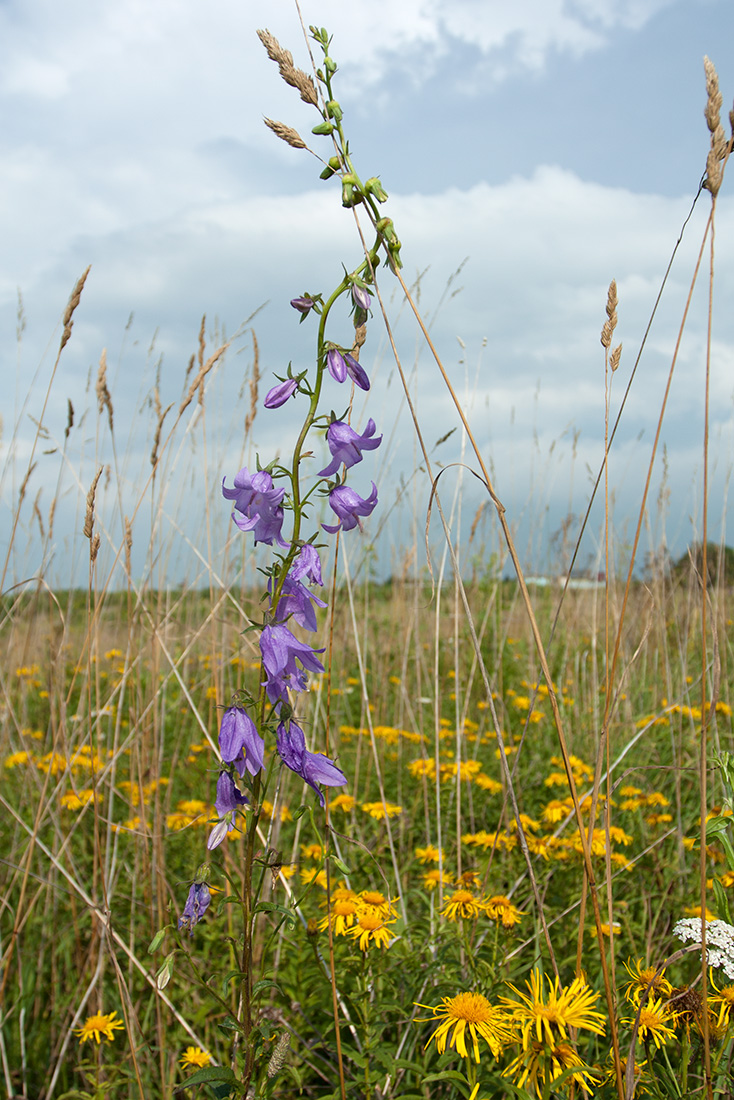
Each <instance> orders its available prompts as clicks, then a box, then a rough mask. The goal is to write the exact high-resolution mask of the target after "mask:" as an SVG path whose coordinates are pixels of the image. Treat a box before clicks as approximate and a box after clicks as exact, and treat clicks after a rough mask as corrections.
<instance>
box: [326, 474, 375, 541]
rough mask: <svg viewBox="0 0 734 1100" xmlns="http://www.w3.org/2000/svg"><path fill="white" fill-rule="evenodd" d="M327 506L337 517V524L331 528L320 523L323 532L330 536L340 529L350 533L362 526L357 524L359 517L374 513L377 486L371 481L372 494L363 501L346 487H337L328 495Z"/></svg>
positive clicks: (352, 490)
mask: <svg viewBox="0 0 734 1100" xmlns="http://www.w3.org/2000/svg"><path fill="white" fill-rule="evenodd" d="M329 504H330V505H331V507H332V509H333V510H334V512H336V514H337V516H338V517H339V522H338V523H337V524H335V525H334V526H333V527H331V526H329V524H328V523H322V524H321V526H322V527H323V528H324V530H325V531H328V532H329V534H331V535H335V534H336V532H337V531H338V530H339V528H340V527H341V528H342V529H343V530H344V531H351V530H352V528H353V527H361V526H362V525H361V523H360V522H359V517H360V516H369V515H370V514H371V513H372V512H373V511H374V509H375V505H376V504H377V486H376V485H375V483H374V481H373V482H372V492H371V493H370V495H369V496H368V497H367V498H366V499H365V500H363V499H362V497H361V496H359V494H358V493H355V491H354V489H350V488H349V486H348V485H337V487H336V488H335V489H332V490H331V492H330V493H329Z"/></svg>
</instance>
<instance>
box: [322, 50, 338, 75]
mask: <svg viewBox="0 0 734 1100" xmlns="http://www.w3.org/2000/svg"><path fill="white" fill-rule="evenodd" d="M324 68H325V69H326V71H327V73H335V72H336V70H337V64H336V61H335V60H334V58H333V57H329V56H328V54H327V56H326V57H325V58H324Z"/></svg>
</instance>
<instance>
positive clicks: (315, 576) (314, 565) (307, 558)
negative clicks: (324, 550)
mask: <svg viewBox="0 0 734 1100" xmlns="http://www.w3.org/2000/svg"><path fill="white" fill-rule="evenodd" d="M289 576H290V577H292V578H293V580H294V581H302V580H303V578H304V577H305V578H306V579H307V580H309V581H311V583H312V584H320V585H321V586H322V587H323V584H324V582H323V580H322V579H321V558H320V557H319V552H318V550H317V549H316V547H315V546H312V545H311V543H310V542H307V543H306V544H305V546H302V547H301V549H300V550H299V551H298V556H297V557H296V559H295V561H294V562H293V565H292V566H291V570H290V573H289Z"/></svg>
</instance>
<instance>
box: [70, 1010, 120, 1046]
mask: <svg viewBox="0 0 734 1100" xmlns="http://www.w3.org/2000/svg"><path fill="white" fill-rule="evenodd" d="M116 1015H117V1012H116V1011H115V1012H110V1013H109V1014H108V1015H107V1016H103V1015H102V1013H101V1012H97V1013H96V1014H95V1015H94V1016H87V1019H86V1020H85V1022H84V1023H83V1024H82V1026H81V1027H76V1028H74V1034H75V1035H78V1036H79V1042H80V1044H81V1043H86V1042H87V1040H88V1039H94V1040H95V1042H97V1043H101V1042H102V1038H103V1037H104V1038H105V1039H109V1040H110V1042H111V1041H112V1040H113V1039H114V1037H115V1032H116V1031H124V1030H125V1025H124V1024H123V1022H122V1020H116V1019H115V1016H116Z"/></svg>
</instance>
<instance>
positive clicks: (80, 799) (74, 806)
mask: <svg viewBox="0 0 734 1100" xmlns="http://www.w3.org/2000/svg"><path fill="white" fill-rule="evenodd" d="M101 801H102V795H101V794H100V793H99V792H98V793H97V794H95V792H94V791H92V790H86V791H79V792H76V791H67V792H66V794H62V796H61V805H62V807H63V808H64V809H65V810H81V808H82V807H83V806H86V805H87V803H89V802H101Z"/></svg>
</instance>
